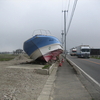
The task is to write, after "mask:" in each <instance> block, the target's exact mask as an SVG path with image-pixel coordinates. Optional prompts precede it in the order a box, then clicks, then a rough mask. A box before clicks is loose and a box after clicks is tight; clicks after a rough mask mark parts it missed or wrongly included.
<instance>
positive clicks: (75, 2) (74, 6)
mask: <svg viewBox="0 0 100 100" xmlns="http://www.w3.org/2000/svg"><path fill="white" fill-rule="evenodd" d="M77 1H78V0H75V1H74V5H73V8H72V13H71V17H70V20H69V23H68V27H67V32H66V33H67V34H68V31H69V28H70V25H71V22H72V18H73V15H74V12H75V8H76V4H77Z"/></svg>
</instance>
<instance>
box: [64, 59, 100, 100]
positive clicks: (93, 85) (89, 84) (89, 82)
mask: <svg viewBox="0 0 100 100" xmlns="http://www.w3.org/2000/svg"><path fill="white" fill-rule="evenodd" d="M66 60H67V62H68V63H69V64H70V65H71V66H72V67H73V69H74V70H75V71H76V73H77V75H78V77H79V78H80V81H81V82H82V84H83V85H84V86H85V88H86V89H87V90H88V92H89V93H90V95H91V96H92V97H93V98H94V99H95V100H100V84H99V83H98V82H97V81H96V80H94V79H93V78H92V77H91V76H89V75H88V74H87V73H86V72H84V71H83V70H82V69H81V68H80V67H79V66H77V65H76V64H75V63H74V62H72V61H71V60H70V59H68V58H66ZM82 79H83V80H82Z"/></svg>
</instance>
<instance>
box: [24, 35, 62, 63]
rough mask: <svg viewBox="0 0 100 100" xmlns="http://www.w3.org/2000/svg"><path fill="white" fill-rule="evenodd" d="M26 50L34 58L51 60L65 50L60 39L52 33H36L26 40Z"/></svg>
mask: <svg viewBox="0 0 100 100" xmlns="http://www.w3.org/2000/svg"><path fill="white" fill-rule="evenodd" d="M23 49H24V51H25V52H26V53H27V54H28V55H29V56H30V58H32V59H33V60H37V59H39V60H43V61H46V62H48V61H50V60H56V58H57V56H59V54H61V53H62V52H63V49H62V46H61V43H60V41H59V40H58V39H57V38H56V37H54V36H50V35H46V34H44V35H43V34H36V35H35V36H33V37H32V38H30V39H28V40H27V41H25V42H24V45H23Z"/></svg>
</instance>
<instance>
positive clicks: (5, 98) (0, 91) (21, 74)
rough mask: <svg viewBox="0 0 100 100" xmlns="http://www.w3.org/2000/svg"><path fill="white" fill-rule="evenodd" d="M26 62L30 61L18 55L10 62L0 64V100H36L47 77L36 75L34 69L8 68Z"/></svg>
mask: <svg viewBox="0 0 100 100" xmlns="http://www.w3.org/2000/svg"><path fill="white" fill-rule="evenodd" d="M26 61H31V60H30V59H28V58H26V57H24V56H23V55H20V56H18V57H16V58H15V59H13V60H11V61H2V62H0V100H37V98H38V96H39V94H40V93H41V91H42V89H43V86H44V85H45V83H46V81H47V79H48V75H41V74H37V73H36V72H35V70H34V68H33V69H32V68H29V69H28V68H27V69H26V68H17V67H15V68H12V67H9V66H13V67H14V66H20V65H21V64H20V63H22V62H26ZM24 65H25V64H24ZM24 65H23V66H24ZM27 66H28V65H27ZM31 66H33V67H34V64H33V65H31Z"/></svg>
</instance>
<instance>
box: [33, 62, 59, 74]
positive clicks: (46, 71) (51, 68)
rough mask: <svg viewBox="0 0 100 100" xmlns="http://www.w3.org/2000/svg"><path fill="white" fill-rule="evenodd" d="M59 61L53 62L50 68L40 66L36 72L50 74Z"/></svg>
mask: <svg viewBox="0 0 100 100" xmlns="http://www.w3.org/2000/svg"><path fill="white" fill-rule="evenodd" d="M57 63H58V62H55V63H54V64H52V65H51V66H50V67H49V69H42V68H39V69H35V71H36V73H38V74H43V75H50V74H51V73H52V71H53V69H54V67H55V66H56V64H57Z"/></svg>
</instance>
